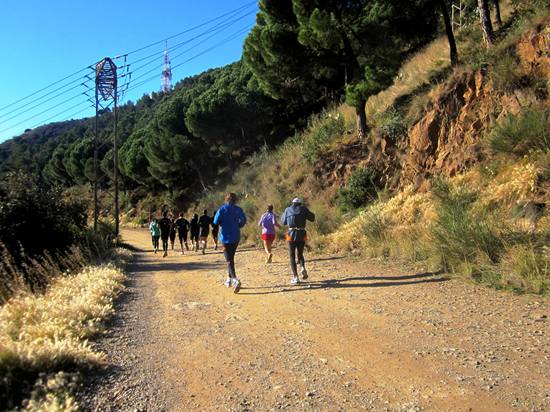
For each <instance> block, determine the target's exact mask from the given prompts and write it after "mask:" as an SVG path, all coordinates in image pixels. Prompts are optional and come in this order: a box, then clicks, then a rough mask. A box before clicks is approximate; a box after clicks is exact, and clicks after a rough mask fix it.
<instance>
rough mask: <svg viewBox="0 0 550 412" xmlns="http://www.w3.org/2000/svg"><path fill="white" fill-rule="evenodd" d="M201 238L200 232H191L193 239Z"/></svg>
mask: <svg viewBox="0 0 550 412" xmlns="http://www.w3.org/2000/svg"><path fill="white" fill-rule="evenodd" d="M197 240H199V234H198V233H197V232H191V241H192V242H193V241H197Z"/></svg>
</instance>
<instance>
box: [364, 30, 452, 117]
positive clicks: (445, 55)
mask: <svg viewBox="0 0 550 412" xmlns="http://www.w3.org/2000/svg"><path fill="white" fill-rule="evenodd" d="M450 64H451V61H450V59H449V44H448V42H447V38H446V37H440V38H438V39H436V40H434V41H433V42H431V43H430V44H428V45H427V46H426V47H425V48H424V49H423V50H422V51H420V52H419V53H417V54H415V55H414V56H412V57H411V58H410V59H409V60H408V61H407V62H405V64H403V66H402V67H401V70H400V71H399V74H398V75H397V78H396V79H395V81H394V83H393V85H392V86H390V87H389V88H388V89H386V90H384V91H382V92H380V93H378V94H377V95H376V96H371V97H370V98H369V99H368V101H367V105H366V110H367V115H368V116H369V117H370V116H374V115H376V114H377V113H382V112H384V111H386V110H387V109H388V108H389V107H391V106H392V105H393V104H394V103H395V101H396V100H397V99H398V98H399V97H401V96H407V95H410V94H412V93H413V92H414V91H415V90H418V89H419V88H421V87H422V86H424V85H427V84H429V83H430V81H431V79H432V78H433V76H434V75H436V74H438V73H440V72H442V71H443V70H445V69H446V68H448V67H449V66H450Z"/></svg>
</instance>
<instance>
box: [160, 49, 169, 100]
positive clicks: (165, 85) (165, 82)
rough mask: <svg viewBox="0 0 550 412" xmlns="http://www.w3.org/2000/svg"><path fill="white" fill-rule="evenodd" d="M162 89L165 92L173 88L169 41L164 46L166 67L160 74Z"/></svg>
mask: <svg viewBox="0 0 550 412" xmlns="http://www.w3.org/2000/svg"><path fill="white" fill-rule="evenodd" d="M160 89H161V90H162V91H163V92H169V91H170V90H172V67H171V65H170V57H169V56H168V42H166V46H165V47H164V68H163V69H162V75H161V76H160Z"/></svg>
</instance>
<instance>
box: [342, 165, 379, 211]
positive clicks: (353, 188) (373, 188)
mask: <svg viewBox="0 0 550 412" xmlns="http://www.w3.org/2000/svg"><path fill="white" fill-rule="evenodd" d="M375 182H376V172H374V171H373V170H372V169H369V168H363V169H356V170H355V171H354V172H353V173H352V175H351V176H350V178H349V180H348V183H347V185H346V187H344V188H342V189H340V191H339V193H338V201H339V203H340V207H341V208H342V209H343V210H344V211H349V210H353V209H357V208H360V207H362V206H366V205H367V204H369V203H371V202H373V201H374V200H376V198H377V191H378V187H377V184H376V183H375Z"/></svg>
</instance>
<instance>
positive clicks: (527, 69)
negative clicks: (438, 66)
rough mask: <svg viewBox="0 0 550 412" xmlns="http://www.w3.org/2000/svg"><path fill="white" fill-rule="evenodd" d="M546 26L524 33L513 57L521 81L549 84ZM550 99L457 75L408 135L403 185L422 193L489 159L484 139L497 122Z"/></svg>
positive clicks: (477, 74)
mask: <svg viewBox="0 0 550 412" xmlns="http://www.w3.org/2000/svg"><path fill="white" fill-rule="evenodd" d="M547 27H548V26H547V25H543V26H541V27H539V29H538V30H533V31H529V32H527V33H525V34H524V35H523V36H522V38H521V40H520V42H519V43H518V44H517V45H516V47H515V49H514V50H513V51H514V55H515V57H516V58H517V59H518V60H519V66H520V68H521V72H522V76H526V77H533V78H539V79H545V78H546V79H548V78H549V76H550V58H549V57H548V56H549V52H550V48H549V46H550V40H549V39H548V34H547V33H546V31H547V30H548V29H547ZM541 103H542V104H548V96H547V95H545V94H544V93H542V94H538V93H537V92H536V90H535V91H534V90H533V89H532V88H517V89H515V90H511V91H508V92H503V91H499V90H495V89H494V88H493V85H492V82H491V81H490V79H488V77H487V75H485V74H484V73H482V72H481V71H478V72H475V73H471V72H455V73H454V75H453V76H452V77H451V78H450V79H449V80H448V81H447V82H446V83H445V84H444V85H443V86H442V87H441V89H440V91H439V92H438V93H437V94H436V96H435V97H434V98H433V100H432V101H431V103H430V105H429V106H428V109H427V111H426V113H425V115H424V117H423V118H422V119H421V120H420V121H419V122H418V123H416V124H415V125H414V126H413V127H412V128H411V129H410V130H409V133H408V138H407V139H408V141H407V144H406V153H405V156H404V157H403V160H402V170H401V178H400V183H401V185H403V184H408V183H414V184H415V185H416V187H417V188H419V189H420V190H422V189H423V188H424V187H425V186H426V180H427V178H429V177H431V176H435V175H444V176H453V175H455V174H456V173H459V172H462V171H464V170H465V169H467V168H468V167H469V166H471V165H472V164H473V163H476V162H477V161H479V160H481V159H482V158H483V157H484V153H483V145H482V139H483V137H484V135H485V133H486V132H487V130H488V129H489V127H490V126H491V125H492V124H494V123H495V122H499V121H500V120H501V119H502V118H504V117H506V116H507V115H508V114H509V113H514V114H515V113H517V112H518V111H519V110H520V109H521V108H522V107H526V106H530V105H532V104H541Z"/></svg>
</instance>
